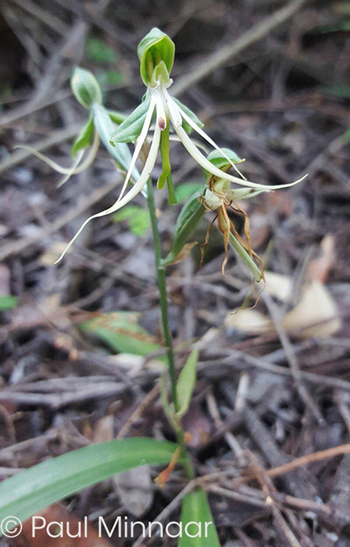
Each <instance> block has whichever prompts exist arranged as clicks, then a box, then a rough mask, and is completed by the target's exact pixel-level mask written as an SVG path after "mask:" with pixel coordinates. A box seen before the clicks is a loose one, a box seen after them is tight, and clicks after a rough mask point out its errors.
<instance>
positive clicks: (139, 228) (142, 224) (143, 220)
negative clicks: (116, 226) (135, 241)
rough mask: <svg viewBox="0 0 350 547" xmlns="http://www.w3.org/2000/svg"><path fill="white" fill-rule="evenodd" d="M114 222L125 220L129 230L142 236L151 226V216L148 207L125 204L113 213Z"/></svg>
mask: <svg viewBox="0 0 350 547" xmlns="http://www.w3.org/2000/svg"><path fill="white" fill-rule="evenodd" d="M112 218H113V221H114V222H122V221H123V220H126V221H127V222H128V224H129V228H130V230H131V231H132V232H133V233H134V234H135V235H136V236H138V237H141V236H143V235H144V234H145V233H146V232H147V231H148V230H149V228H150V227H151V218H150V216H149V212H148V209H144V208H143V207H139V206H138V205H127V206H126V207H123V208H122V209H121V210H120V211H118V213H116V214H115V215H113V217H112Z"/></svg>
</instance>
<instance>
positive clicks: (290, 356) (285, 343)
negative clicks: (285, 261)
mask: <svg viewBox="0 0 350 547" xmlns="http://www.w3.org/2000/svg"><path fill="white" fill-rule="evenodd" d="M262 298H263V300H264V302H265V304H266V306H267V308H268V310H269V312H270V316H271V319H272V321H273V324H274V326H275V329H276V331H277V334H278V336H279V339H280V341H281V344H282V347H283V349H284V352H285V354H286V358H287V361H288V364H289V366H290V370H291V373H292V376H293V379H294V381H295V383H296V387H297V390H298V393H299V395H300V397H301V399H302V401H303V402H304V404H305V406H306V407H307V408H309V410H310V411H311V413H312V414H313V415H314V417H315V418H316V420H317V421H318V423H319V425H321V424H323V422H324V420H323V417H322V414H321V413H320V411H319V409H318V408H317V406H316V404H315V403H314V401H313V400H312V398H311V397H310V394H309V392H308V390H307V389H306V387H305V385H304V383H303V379H302V376H301V372H300V368H299V363H298V360H297V358H296V355H295V352H294V349H293V346H292V344H291V342H290V340H289V337H288V335H287V333H286V331H285V330H284V328H283V327H282V324H281V320H280V317H279V313H278V310H277V307H276V304H275V303H274V301H273V300H272V298H271V296H270V295H269V294H268V293H267V292H265V293H263V294H262Z"/></svg>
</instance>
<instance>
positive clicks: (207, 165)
mask: <svg viewBox="0 0 350 547" xmlns="http://www.w3.org/2000/svg"><path fill="white" fill-rule="evenodd" d="M172 123H173V122H172ZM174 128H175V131H176V133H177V134H178V136H179V138H180V140H181V142H182V144H183V145H184V147H185V148H186V150H187V151H188V152H189V154H191V156H192V158H193V159H194V160H195V161H196V162H197V163H198V164H199V165H200V166H201V167H203V169H206V170H207V171H209V173H211V174H212V175H215V176H216V177H218V178H221V179H223V180H228V181H230V182H234V183H235V184H239V185H240V186H247V187H248V188H258V189H259V188H260V189H261V190H278V189H280V188H289V187H290V186H294V185H295V184H298V183H299V182H301V181H302V180H304V179H305V177H307V175H304V176H303V177H302V178H301V179H298V180H296V181H294V182H289V183H288V184H279V185H276V186H272V185H266V184H258V183H256V182H250V181H249V180H242V179H239V178H238V177H234V176H233V175H230V174H229V173H225V172H224V171H221V169H218V168H217V167H215V165H213V164H212V163H211V162H210V161H209V160H208V159H207V158H206V157H205V156H203V154H202V153H201V152H200V150H198V148H197V147H196V146H195V145H194V144H193V142H192V141H191V139H190V138H189V136H188V135H187V133H186V131H185V130H184V129H183V128H182V127H177V126H176V125H174Z"/></svg>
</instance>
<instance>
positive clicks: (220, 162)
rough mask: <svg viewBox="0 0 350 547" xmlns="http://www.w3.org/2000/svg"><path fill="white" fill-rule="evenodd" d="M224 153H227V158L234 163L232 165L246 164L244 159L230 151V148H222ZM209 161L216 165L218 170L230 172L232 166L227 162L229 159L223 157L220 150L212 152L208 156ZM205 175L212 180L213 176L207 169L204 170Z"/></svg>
mask: <svg viewBox="0 0 350 547" xmlns="http://www.w3.org/2000/svg"><path fill="white" fill-rule="evenodd" d="M221 150H222V151H223V152H225V154H226V156H227V157H228V158H229V159H230V160H231V161H232V163H242V162H244V159H241V158H240V157H238V156H237V154H236V152H234V151H233V150H230V149H229V148H222V149H221ZM207 159H208V160H209V161H210V163H212V164H213V165H215V167H217V168H218V169H221V171H224V172H225V173H226V171H228V170H229V169H230V167H232V166H231V164H230V163H229V162H228V161H227V158H225V156H223V155H222V153H221V151H220V150H213V151H212V152H210V154H209V155H208V156H207ZM203 172H204V175H205V177H206V178H207V179H210V178H211V177H212V176H213V175H212V174H211V173H209V172H208V171H206V169H203Z"/></svg>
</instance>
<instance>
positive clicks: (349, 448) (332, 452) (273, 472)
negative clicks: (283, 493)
mask: <svg viewBox="0 0 350 547" xmlns="http://www.w3.org/2000/svg"><path fill="white" fill-rule="evenodd" d="M344 454H350V444H342V445H340V446H335V447H334V448H328V449H327V450H320V451H319V452H313V453H312V454H308V455H307V456H301V457H300V458H297V459H296V460H293V461H292V462H288V463H286V464H284V465H280V466H279V467H274V468H273V469H269V470H268V471H266V473H267V474H268V475H269V477H279V476H280V475H285V474H286V473H289V472H290V471H293V470H294V469H297V468H298V467H302V466H303V465H307V464H309V463H314V462H319V461H322V460H326V459H329V458H335V457H337V456H343V455H344Z"/></svg>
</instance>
